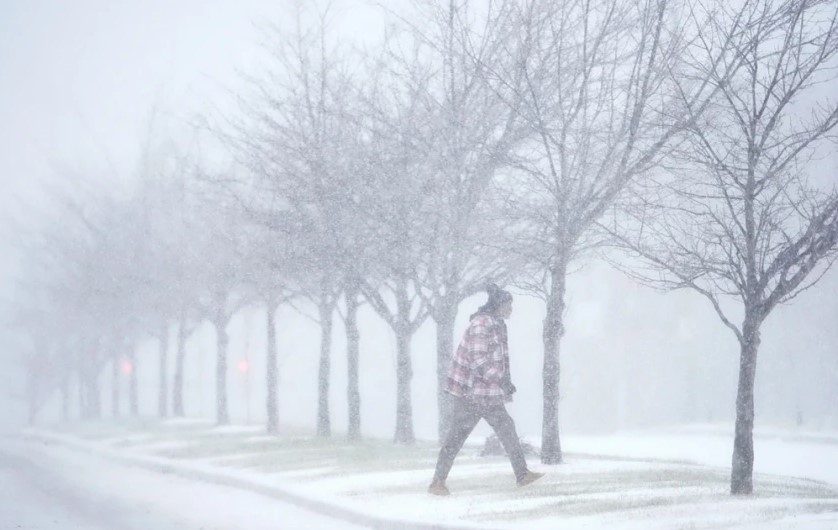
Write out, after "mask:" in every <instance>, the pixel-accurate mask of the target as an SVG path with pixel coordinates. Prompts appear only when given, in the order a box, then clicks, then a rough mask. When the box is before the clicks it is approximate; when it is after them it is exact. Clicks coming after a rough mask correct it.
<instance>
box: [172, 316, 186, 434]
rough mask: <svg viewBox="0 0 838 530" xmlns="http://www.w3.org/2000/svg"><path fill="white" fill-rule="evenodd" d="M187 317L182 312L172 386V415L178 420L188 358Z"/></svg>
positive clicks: (181, 405) (181, 415)
mask: <svg viewBox="0 0 838 530" xmlns="http://www.w3.org/2000/svg"><path fill="white" fill-rule="evenodd" d="M186 325H187V324H186V315H185V312H183V311H181V315H180V322H179V323H178V328H177V353H176V354H175V380H174V384H173V386H172V414H173V415H174V416H176V417H178V418H182V417H183V416H184V412H183V364H184V360H185V357H186Z"/></svg>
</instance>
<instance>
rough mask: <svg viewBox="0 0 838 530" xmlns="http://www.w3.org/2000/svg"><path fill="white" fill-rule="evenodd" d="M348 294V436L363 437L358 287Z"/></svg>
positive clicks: (346, 294)
mask: <svg viewBox="0 0 838 530" xmlns="http://www.w3.org/2000/svg"><path fill="white" fill-rule="evenodd" d="M345 296H346V371H347V380H346V404H347V407H348V413H349V416H348V417H349V427H348V430H347V437H348V438H349V439H350V440H357V439H359V438H360V437H361V393H360V391H359V390H358V349H359V342H360V335H359V333H358V289H357V288H352V287H350V288H348V289H347V290H346V293H345Z"/></svg>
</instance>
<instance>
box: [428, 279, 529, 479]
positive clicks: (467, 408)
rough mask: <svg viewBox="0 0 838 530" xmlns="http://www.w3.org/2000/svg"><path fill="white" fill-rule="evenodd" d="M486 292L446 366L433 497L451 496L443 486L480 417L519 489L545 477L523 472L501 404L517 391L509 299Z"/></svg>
mask: <svg viewBox="0 0 838 530" xmlns="http://www.w3.org/2000/svg"><path fill="white" fill-rule="evenodd" d="M486 291H487V293H488V295H489V298H488V300H487V301H486V303H485V304H483V306H481V307H480V309H478V310H477V312H476V313H474V314H473V315H471V318H470V319H469V325H468V328H466V331H465V333H464V334H463V339H462V340H461V341H460V344H459V346H458V347H457V351H456V352H455V353H454V356H453V358H452V359H451V364H450V366H449V368H448V379H447V382H446V386H445V391H446V392H447V393H448V394H451V396H453V397H452V401H453V403H452V406H451V407H450V414H451V416H450V418H451V421H450V428H449V430H448V433H447V434H446V436H445V440H444V441H443V443H442V447H441V448H440V450H439V458H438V459H437V463H436V471H435V472H434V478H433V481H432V482H431V485H430V486H429V487H428V492H429V493H431V494H432V495H449V494H450V492H449V491H448V487H447V486H446V485H445V480H446V479H447V478H448V472H449V471H451V466H452V465H453V464H454V459H455V458H456V457H457V453H459V452H460V449H462V447H463V444H464V443H465V441H466V439H467V438H468V436H469V434H471V431H473V430H474V427H475V426H476V425H477V423H478V422H479V421H480V420H481V418H482V419H484V420H486V423H488V424H489V425H490V426H491V427H492V429H494V431H495V433H497V435H498V438H499V439H500V441H501V443H502V444H503V448H504V449H505V450H506V454H507V456H509V461H510V463H511V464H512V471H513V472H514V473H515V479H516V480H517V482H518V485H519V486H526V485H527V484H531V483H533V482H535V481H536V480H538V479H539V478H541V477H543V476H544V473H535V472H533V471H530V470H529V469H527V462H526V459H525V458H524V450H523V448H522V447H521V442H520V440H519V439H518V433H517V432H516V431H515V422H514V421H513V420H512V417H511V416H510V415H509V413H508V412H507V411H506V407H505V406H504V403H506V402H508V401H512V394H514V393H515V390H516V389H515V385H513V384H512V379H511V377H510V373H509V346H508V341H507V334H506V323H505V322H504V320H505V319H507V318H509V315H511V314H512V295H511V294H510V293H509V292H508V291H505V290H503V289H501V288H499V287H498V286H497V285H495V284H491V283H490V284H489V285H488V286H487V288H486Z"/></svg>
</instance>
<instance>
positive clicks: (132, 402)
mask: <svg viewBox="0 0 838 530" xmlns="http://www.w3.org/2000/svg"><path fill="white" fill-rule="evenodd" d="M128 361H129V362H130V363H131V371H130V373H129V374H128V408H129V409H130V413H131V416H132V417H135V418H136V417H137V416H139V415H140V405H139V401H140V400H139V396H138V395H137V354H136V352H135V351H134V347H133V346H132V347H131V349H130V350H129V352H128Z"/></svg>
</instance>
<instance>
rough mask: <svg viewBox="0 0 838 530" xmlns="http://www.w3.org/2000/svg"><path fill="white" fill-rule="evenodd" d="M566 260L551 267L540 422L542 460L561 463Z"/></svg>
mask: <svg viewBox="0 0 838 530" xmlns="http://www.w3.org/2000/svg"><path fill="white" fill-rule="evenodd" d="M566 274H567V261H566V260H565V259H564V258H562V259H560V260H559V261H558V263H557V264H556V265H555V266H554V268H553V269H552V270H551V274H550V295H549V297H548V299H547V314H546V316H545V318H544V327H543V330H542V339H543V341H544V368H543V372H542V377H543V386H544V394H543V400H544V403H543V417H542V425H541V462H542V463H544V464H561V463H562V446H561V441H560V439H559V373H560V372H559V351H560V350H559V346H560V341H561V338H562V335H564V323H563V316H564V307H565V300H564V297H565V280H566V278H565V276H566Z"/></svg>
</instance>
